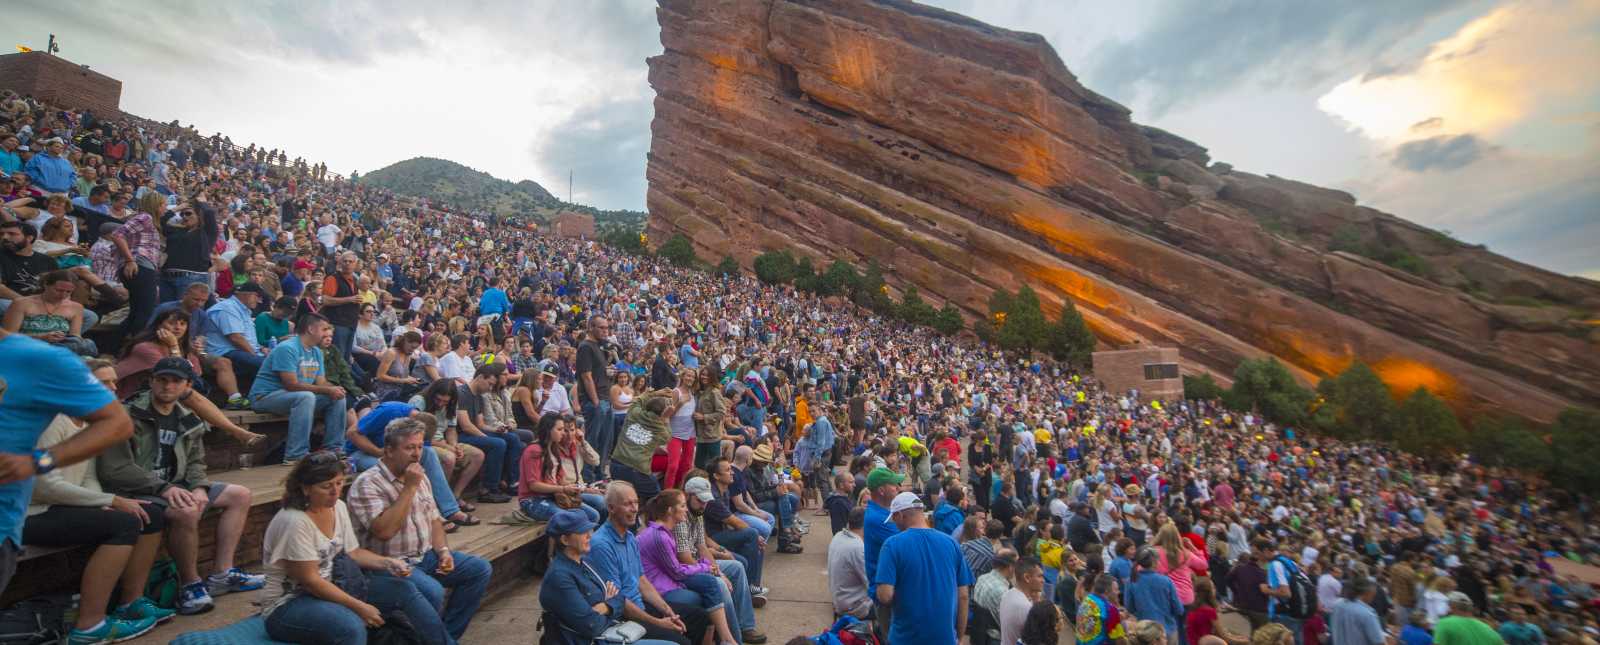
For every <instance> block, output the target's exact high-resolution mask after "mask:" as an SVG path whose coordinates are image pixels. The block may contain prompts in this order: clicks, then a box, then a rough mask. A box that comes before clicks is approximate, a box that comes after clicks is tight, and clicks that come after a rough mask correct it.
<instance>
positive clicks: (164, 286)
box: [160, 270, 211, 302]
mask: <svg viewBox="0 0 1600 645" xmlns="http://www.w3.org/2000/svg"><path fill="white" fill-rule="evenodd" d="M193 284H203V285H206V286H208V287H209V286H211V274H209V273H202V272H197V271H174V270H163V271H162V272H161V291H160V293H161V302H172V301H173V300H177V299H179V298H182V297H183V292H184V291H186V290H188V289H189V285H193Z"/></svg>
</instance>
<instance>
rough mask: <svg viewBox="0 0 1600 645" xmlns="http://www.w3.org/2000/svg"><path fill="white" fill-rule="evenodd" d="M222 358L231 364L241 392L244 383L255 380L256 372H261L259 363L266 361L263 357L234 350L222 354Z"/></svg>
mask: <svg viewBox="0 0 1600 645" xmlns="http://www.w3.org/2000/svg"><path fill="white" fill-rule="evenodd" d="M222 357H223V358H226V359H228V362H230V363H233V375H234V376H236V377H238V378H239V388H240V389H241V390H245V389H246V386H245V384H246V383H249V382H250V381H253V380H255V378H256V372H260V371H261V363H262V362H264V361H266V360H267V357H265V356H262V355H260V354H256V353H252V352H247V351H244V350H242V349H235V350H233V351H230V352H228V353H226V354H223V355H222Z"/></svg>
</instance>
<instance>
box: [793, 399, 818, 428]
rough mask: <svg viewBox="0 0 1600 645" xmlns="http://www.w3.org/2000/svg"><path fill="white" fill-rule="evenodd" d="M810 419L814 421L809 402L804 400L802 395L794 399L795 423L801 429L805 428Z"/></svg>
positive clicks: (809, 423)
mask: <svg viewBox="0 0 1600 645" xmlns="http://www.w3.org/2000/svg"><path fill="white" fill-rule="evenodd" d="M812 421H814V419H812V418H811V403H810V402H809V401H806V397H803V396H802V397H800V398H799V399H796V400H795V402H794V422H795V425H797V426H798V427H799V428H800V429H801V430H805V429H806V426H809V425H811V422H812Z"/></svg>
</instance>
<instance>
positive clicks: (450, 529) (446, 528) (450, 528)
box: [444, 522, 461, 533]
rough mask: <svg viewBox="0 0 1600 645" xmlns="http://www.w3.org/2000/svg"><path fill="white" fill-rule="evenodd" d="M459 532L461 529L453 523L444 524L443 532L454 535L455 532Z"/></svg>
mask: <svg viewBox="0 0 1600 645" xmlns="http://www.w3.org/2000/svg"><path fill="white" fill-rule="evenodd" d="M459 530H461V527H459V526H456V523H455V522H445V523H444V532H445V533H455V532H456V531H459Z"/></svg>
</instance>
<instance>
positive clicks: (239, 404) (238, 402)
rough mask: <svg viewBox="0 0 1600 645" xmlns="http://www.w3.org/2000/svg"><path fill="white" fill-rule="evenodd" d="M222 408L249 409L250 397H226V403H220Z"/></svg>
mask: <svg viewBox="0 0 1600 645" xmlns="http://www.w3.org/2000/svg"><path fill="white" fill-rule="evenodd" d="M222 409H224V410H249V409H250V399H247V398H244V397H242V396H241V397H239V398H237V399H228V402H227V403H224V404H222Z"/></svg>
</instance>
